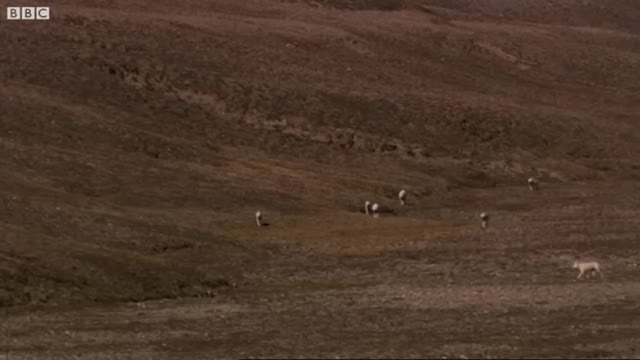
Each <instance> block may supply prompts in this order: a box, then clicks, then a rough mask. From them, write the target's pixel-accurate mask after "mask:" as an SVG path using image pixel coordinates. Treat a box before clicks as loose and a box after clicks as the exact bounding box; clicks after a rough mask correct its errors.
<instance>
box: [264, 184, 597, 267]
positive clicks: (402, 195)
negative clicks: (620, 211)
mask: <svg viewBox="0 0 640 360" xmlns="http://www.w3.org/2000/svg"><path fill="white" fill-rule="evenodd" d="M527 183H528V184H529V190H531V191H537V190H539V188H540V186H539V182H538V180H536V179H535V178H529V179H528V180H527ZM407 195H408V193H407V191H406V190H405V189H402V190H400V192H399V193H398V199H399V200H400V205H401V206H404V205H405V204H406V201H407ZM380 210H381V207H380V205H379V204H378V203H371V202H370V201H368V200H367V201H365V203H364V213H365V214H367V215H372V216H373V218H375V219H377V218H379V217H380ZM480 220H481V221H482V225H481V226H482V228H483V229H486V228H487V227H488V226H489V214H488V213H486V212H483V213H481V214H480ZM256 223H257V224H258V227H262V226H263V225H264V224H263V222H262V211H257V212H256ZM572 267H573V268H574V269H578V271H579V274H578V277H577V279H580V278H582V277H583V276H585V275H586V278H589V277H595V276H596V274H597V275H599V276H600V278H602V272H601V271H600V264H599V263H598V262H597V261H575V262H574V263H573V266H572Z"/></svg>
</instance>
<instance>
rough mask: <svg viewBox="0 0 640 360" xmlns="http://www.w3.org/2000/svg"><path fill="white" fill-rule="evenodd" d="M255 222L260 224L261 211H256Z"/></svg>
mask: <svg viewBox="0 0 640 360" xmlns="http://www.w3.org/2000/svg"><path fill="white" fill-rule="evenodd" d="M256 223H257V224H258V226H262V212H261V211H256Z"/></svg>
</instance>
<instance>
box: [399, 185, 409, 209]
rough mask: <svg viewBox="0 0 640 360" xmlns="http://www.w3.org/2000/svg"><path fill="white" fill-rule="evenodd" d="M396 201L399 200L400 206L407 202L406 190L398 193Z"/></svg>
mask: <svg viewBox="0 0 640 360" xmlns="http://www.w3.org/2000/svg"><path fill="white" fill-rule="evenodd" d="M398 199H400V205H404V204H405V201H406V200H407V190H405V189H402V190H400V192H399V193H398Z"/></svg>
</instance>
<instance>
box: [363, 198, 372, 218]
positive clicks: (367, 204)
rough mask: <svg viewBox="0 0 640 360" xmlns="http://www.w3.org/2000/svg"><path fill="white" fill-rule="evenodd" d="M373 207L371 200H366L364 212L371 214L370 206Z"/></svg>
mask: <svg viewBox="0 0 640 360" xmlns="http://www.w3.org/2000/svg"><path fill="white" fill-rule="evenodd" d="M370 207H371V202H370V201H368V200H367V201H365V202H364V213H365V214H367V215H369V208H370Z"/></svg>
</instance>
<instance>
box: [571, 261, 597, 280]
mask: <svg viewBox="0 0 640 360" xmlns="http://www.w3.org/2000/svg"><path fill="white" fill-rule="evenodd" d="M573 268H574V269H578V270H580V274H578V277H577V278H576V279H580V278H581V277H582V275H584V274H585V273H586V274H587V278H589V275H593V276H594V277H595V276H596V275H595V273H598V275H600V278H601V279H602V272H600V264H598V262H597V261H589V262H579V261H576V262H574V263H573Z"/></svg>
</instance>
